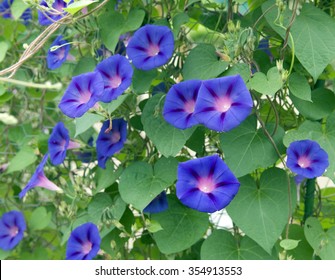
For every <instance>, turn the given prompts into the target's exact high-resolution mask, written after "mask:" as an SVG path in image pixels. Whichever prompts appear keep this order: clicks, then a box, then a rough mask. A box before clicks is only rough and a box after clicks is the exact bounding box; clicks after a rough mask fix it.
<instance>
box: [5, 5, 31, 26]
mask: <svg viewBox="0 0 335 280" xmlns="http://www.w3.org/2000/svg"><path fill="white" fill-rule="evenodd" d="M13 2H14V0H4V1H2V2H1V3H0V15H1V16H2V17H3V18H13V15H12V12H11V10H10V7H11V6H12V4H13ZM20 19H22V20H23V23H24V25H27V24H28V23H29V21H30V20H31V19H32V14H31V9H29V8H28V9H26V10H25V11H24V12H23V13H22V15H21V16H20Z"/></svg>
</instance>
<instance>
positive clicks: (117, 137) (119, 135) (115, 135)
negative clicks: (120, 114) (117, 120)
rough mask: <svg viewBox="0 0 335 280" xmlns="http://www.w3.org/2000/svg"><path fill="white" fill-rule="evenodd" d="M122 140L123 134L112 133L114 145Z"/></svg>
mask: <svg viewBox="0 0 335 280" xmlns="http://www.w3.org/2000/svg"><path fill="white" fill-rule="evenodd" d="M120 139H121V134H120V132H118V131H114V132H112V137H111V140H112V143H113V144H114V143H117V142H119V141H120Z"/></svg>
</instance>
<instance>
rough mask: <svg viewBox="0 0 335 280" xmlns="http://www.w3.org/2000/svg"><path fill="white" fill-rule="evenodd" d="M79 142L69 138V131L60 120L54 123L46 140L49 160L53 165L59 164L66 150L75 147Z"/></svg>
mask: <svg viewBox="0 0 335 280" xmlns="http://www.w3.org/2000/svg"><path fill="white" fill-rule="evenodd" d="M79 147H80V144H79V143H76V142H73V141H71V140H70V136H69V131H68V130H67V128H66V127H65V126H64V124H63V123H62V122H59V123H57V124H56V125H55V127H54V129H53V130H52V133H51V135H50V138H49V141H48V148H49V153H50V160H51V163H52V164H53V165H58V164H61V163H62V162H63V161H64V159H65V157H66V151H67V150H70V149H77V148H79Z"/></svg>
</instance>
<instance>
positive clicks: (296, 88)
mask: <svg viewBox="0 0 335 280" xmlns="http://www.w3.org/2000/svg"><path fill="white" fill-rule="evenodd" d="M288 87H289V89H290V92H291V93H292V94H293V95H294V96H295V97H297V98H300V99H302V100H306V101H312V99H311V88H310V86H309V84H308V81H307V79H306V78H305V77H304V76H302V75H300V74H299V73H296V72H295V73H292V74H291V75H290V77H289V82H288Z"/></svg>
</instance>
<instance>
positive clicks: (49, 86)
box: [0, 77, 62, 90]
mask: <svg viewBox="0 0 335 280" xmlns="http://www.w3.org/2000/svg"><path fill="white" fill-rule="evenodd" d="M0 81H1V82H5V83H10V84H15V85H19V86H24V87H30V88H40V89H55V90H60V89H61V88H62V84H61V83H56V84H51V83H48V82H47V83H44V84H36V83H33V82H25V81H20V80H15V79H10V78H3V77H0Z"/></svg>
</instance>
